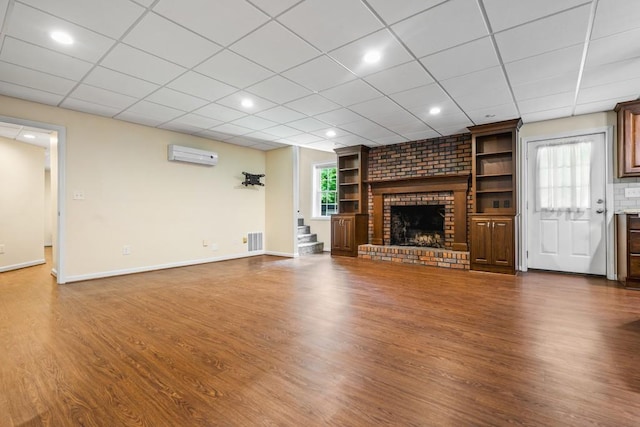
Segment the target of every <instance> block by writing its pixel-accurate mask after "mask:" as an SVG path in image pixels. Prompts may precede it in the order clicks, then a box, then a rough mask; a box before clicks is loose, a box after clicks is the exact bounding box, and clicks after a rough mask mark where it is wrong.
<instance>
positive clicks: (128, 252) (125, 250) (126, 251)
mask: <svg viewBox="0 0 640 427" xmlns="http://www.w3.org/2000/svg"><path fill="white" fill-rule="evenodd" d="M122 255H131V246H129V245H124V246H123V247H122Z"/></svg>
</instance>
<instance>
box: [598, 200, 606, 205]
mask: <svg viewBox="0 0 640 427" xmlns="http://www.w3.org/2000/svg"><path fill="white" fill-rule="evenodd" d="M596 203H597V204H599V205H601V204H603V203H604V200H602V199H598V200H597V201H596Z"/></svg>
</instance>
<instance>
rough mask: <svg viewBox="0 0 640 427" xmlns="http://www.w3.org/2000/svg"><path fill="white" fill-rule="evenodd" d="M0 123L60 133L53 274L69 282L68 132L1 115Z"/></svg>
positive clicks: (32, 121) (63, 129)
mask: <svg viewBox="0 0 640 427" xmlns="http://www.w3.org/2000/svg"><path fill="white" fill-rule="evenodd" d="M0 122H5V123H12V124H16V125H20V126H28V127H34V128H40V129H46V130H51V131H55V132H57V133H58V144H57V147H56V148H57V151H58V156H57V157H58V194H57V195H56V197H57V200H58V203H57V204H58V212H57V214H58V215H57V216H56V227H57V233H58V239H57V242H56V245H57V246H56V251H55V253H56V259H55V260H54V264H55V265H56V267H57V268H56V269H55V270H52V273H53V274H54V275H55V276H56V281H57V283H58V284H63V283H66V282H67V279H66V247H67V245H66V243H67V230H66V227H65V223H66V221H65V219H66V215H67V206H66V203H65V197H64V195H65V194H66V193H67V192H66V168H65V165H66V157H67V156H66V141H67V130H66V128H65V127H64V126H58V125H54V124H51V123H44V122H36V121H34V120H24V119H18V118H16V117H7V116H1V115H0Z"/></svg>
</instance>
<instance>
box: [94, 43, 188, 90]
mask: <svg viewBox="0 0 640 427" xmlns="http://www.w3.org/2000/svg"><path fill="white" fill-rule="evenodd" d="M101 64H102V66H104V67H106V68H110V69H112V70H115V71H120V72H122V73H125V74H129V75H131V76H134V77H138V78H141V79H143V80H147V81H150V82H153V83H157V84H160V85H162V84H165V83H167V82H169V81H170V80H173V79H175V78H176V77H178V76H179V75H180V74H182V73H184V72H185V71H186V69H184V68H183V67H180V66H178V65H175V64H172V63H171V62H169V61H165V60H164V59H160V58H158V57H155V56H153V55H150V54H148V53H146V52H143V51H141V50H139V49H135V48H133V47H130V46H127V45H125V44H122V43H120V44H118V45H117V46H116V47H115V48H113V50H112V51H111V52H109V54H108V55H107V56H106V57H105V58H104V59H103V60H102V62H101Z"/></svg>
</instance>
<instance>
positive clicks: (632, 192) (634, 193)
mask: <svg viewBox="0 0 640 427" xmlns="http://www.w3.org/2000/svg"><path fill="white" fill-rule="evenodd" d="M624 197H627V198H632V197H640V187H627V188H625V189H624Z"/></svg>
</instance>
